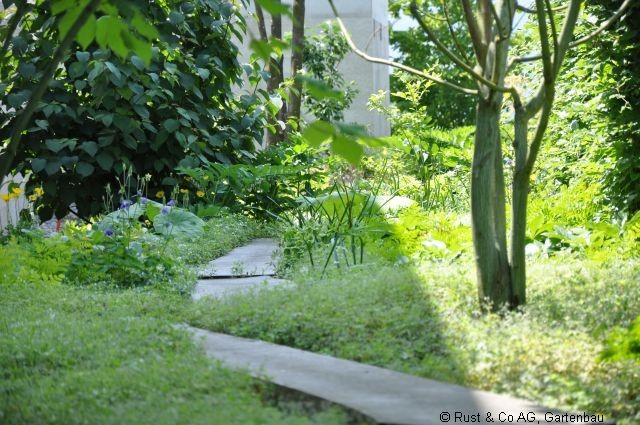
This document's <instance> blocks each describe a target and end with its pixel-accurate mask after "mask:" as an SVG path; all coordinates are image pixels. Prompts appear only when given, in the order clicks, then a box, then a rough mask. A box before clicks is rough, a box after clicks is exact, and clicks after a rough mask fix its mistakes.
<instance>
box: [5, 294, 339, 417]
mask: <svg viewBox="0 0 640 425" xmlns="http://www.w3.org/2000/svg"><path fill="white" fill-rule="evenodd" d="M186 303H187V301H186V300H184V299H181V298H178V297H176V296H171V295H169V294H165V293H158V292H153V291H146V292H142V293H141V292H136V291H133V290H127V291H117V292H116V291H97V290H96V289H87V288H70V287H65V286H41V287H38V286H34V285H19V286H18V285H15V286H4V287H3V288H2V297H0V347H2V348H1V349H0V371H1V377H0V423H3V424H25V423H47V424H176V423H184V424H197V423H202V424H205V423H206V424H304V423H342V422H343V420H344V417H342V416H341V415H340V414H339V413H337V412H335V411H330V412H325V413H320V414H318V415H316V416H314V417H311V418H309V417H308V415H303V414H302V413H286V412H283V411H281V410H278V409H277V408H275V407H274V406H271V405H269V404H268V403H267V402H266V401H265V400H266V399H267V398H268V396H269V391H270V390H269V388H268V386H266V385H265V384H262V383H259V382H257V381H255V380H253V379H251V378H250V377H249V376H248V375H245V374H243V373H239V372H231V371H229V370H226V369H224V368H222V367H221V366H219V365H218V364H215V363H213V362H212V361H211V360H210V359H208V358H207V357H206V356H205V354H204V352H203V350H202V349H201V348H200V347H198V346H197V344H195V343H194V342H193V341H192V340H191V338H190V337H189V335H188V334H187V333H186V332H184V331H182V330H178V329H176V328H175V326H174V325H175V323H176V318H179V317H180V312H181V310H182V309H183V308H184V306H185V305H186Z"/></svg>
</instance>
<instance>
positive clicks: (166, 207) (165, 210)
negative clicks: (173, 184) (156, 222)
mask: <svg viewBox="0 0 640 425" xmlns="http://www.w3.org/2000/svg"><path fill="white" fill-rule="evenodd" d="M169 211H171V208H170V207H169V206H168V205H165V206H164V207H162V209H161V210H160V214H164V215H167V214H169Z"/></svg>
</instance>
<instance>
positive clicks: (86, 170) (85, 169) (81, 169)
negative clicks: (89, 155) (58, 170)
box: [76, 161, 95, 177]
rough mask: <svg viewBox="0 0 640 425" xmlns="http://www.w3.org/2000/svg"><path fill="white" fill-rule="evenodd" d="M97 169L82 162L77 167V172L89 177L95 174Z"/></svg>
mask: <svg viewBox="0 0 640 425" xmlns="http://www.w3.org/2000/svg"><path fill="white" fill-rule="evenodd" d="M94 170H95V167H94V166H93V165H91V164H89V163H88V162H84V161H80V162H78V164H77V165H76V172H77V173H78V174H80V175H81V176H82V177H88V176H90V175H91V174H93V172H94Z"/></svg>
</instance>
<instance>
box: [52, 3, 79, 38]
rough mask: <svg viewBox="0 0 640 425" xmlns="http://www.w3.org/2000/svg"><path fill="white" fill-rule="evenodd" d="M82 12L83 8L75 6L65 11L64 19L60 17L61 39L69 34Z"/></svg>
mask: <svg viewBox="0 0 640 425" xmlns="http://www.w3.org/2000/svg"><path fill="white" fill-rule="evenodd" d="M80 13H82V8H81V7H74V8H70V9H68V10H67V11H66V12H65V14H64V16H62V19H60V21H59V23H58V30H59V36H60V40H62V39H64V37H65V36H66V35H67V33H68V32H69V30H70V29H71V27H72V26H73V24H74V23H75V22H76V21H77V20H78V18H79V17H80Z"/></svg>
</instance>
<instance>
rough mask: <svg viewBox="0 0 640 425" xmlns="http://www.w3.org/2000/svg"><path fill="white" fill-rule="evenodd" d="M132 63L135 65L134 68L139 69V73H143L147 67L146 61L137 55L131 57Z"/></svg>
mask: <svg viewBox="0 0 640 425" xmlns="http://www.w3.org/2000/svg"><path fill="white" fill-rule="evenodd" d="M131 63H132V64H133V66H135V67H136V68H138V70H139V71H142V70H143V69H144V68H145V66H146V65H145V63H144V61H143V60H142V59H140V58H139V57H138V56H136V55H133V56H131Z"/></svg>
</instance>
